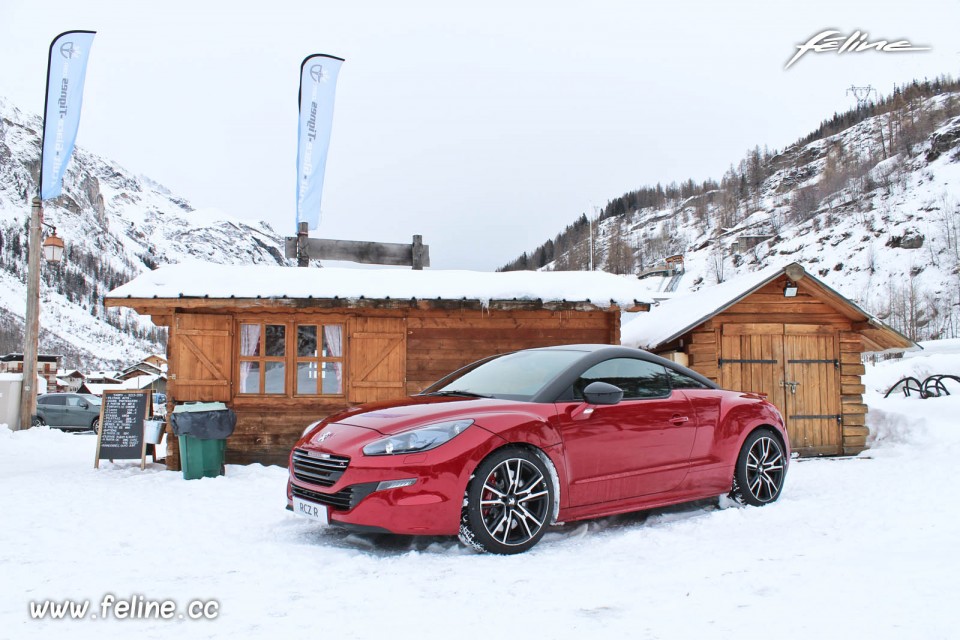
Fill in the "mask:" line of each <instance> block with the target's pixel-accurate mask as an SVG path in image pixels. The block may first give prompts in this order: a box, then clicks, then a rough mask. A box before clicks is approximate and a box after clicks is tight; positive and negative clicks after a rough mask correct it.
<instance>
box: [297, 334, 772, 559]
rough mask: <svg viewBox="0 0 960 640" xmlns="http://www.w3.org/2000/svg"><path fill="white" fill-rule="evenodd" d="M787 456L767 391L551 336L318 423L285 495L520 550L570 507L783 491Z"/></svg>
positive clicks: (622, 508)
mask: <svg viewBox="0 0 960 640" xmlns="http://www.w3.org/2000/svg"><path fill="white" fill-rule="evenodd" d="M789 458H790V443H789V440H788V438H787V433H786V430H785V429H784V425H783V419H782V418H781V416H780V414H779V412H778V411H777V409H776V407H774V406H773V405H772V404H770V403H769V402H767V401H766V400H765V399H764V398H763V397H761V396H758V395H753V394H748V393H740V392H736V391H724V390H722V389H719V388H717V385H716V384H714V383H713V382H711V381H710V380H708V379H707V378H704V377H703V376H701V375H699V374H697V373H695V372H693V371H690V370H689V369H686V368H684V367H681V366H679V365H677V364H675V363H673V362H670V361H669V360H665V359H663V358H660V357H658V356H655V355H652V354H650V353H647V352H645V351H640V350H637V349H629V348H625V347H611V346H605V345H570V346H560V347H549V348H543V349H529V350H526V351H517V352H514V353H508V354H504V355H500V356H495V357H492V358H487V359H485V360H481V361H480V362H477V363H474V364H472V365H470V366H467V367H465V368H463V369H461V370H459V371H457V372H455V373H453V374H451V375H449V376H447V377H446V378H444V379H442V380H440V381H439V382H437V383H436V384H434V385H433V386H432V387H430V388H429V389H427V390H426V391H424V392H423V393H422V394H420V395H417V396H413V397H410V398H407V399H404V400H397V401H392V402H381V403H376V404H368V405H363V406H360V407H356V408H354V409H351V410H348V411H345V412H343V413H340V414H337V415H334V416H330V417H329V418H327V419H326V420H323V421H322V422H318V423H316V424H314V425H311V426H310V427H309V428H308V429H307V430H306V432H305V433H304V435H303V437H302V438H301V439H300V440H299V442H297V444H296V446H295V447H294V449H293V451H292V452H291V455H290V480H289V483H288V487H287V499H288V506H287V508H288V509H292V510H293V511H294V512H295V513H297V514H300V515H302V516H306V517H310V518H314V519H316V520H319V521H320V522H323V523H325V524H335V525H342V526H349V527H353V528H355V529H358V530H360V531H367V532H381V533H383V532H391V533H399V534H428V535H459V536H460V539H461V540H462V541H463V542H464V543H466V544H468V545H471V546H473V547H475V548H477V549H479V550H481V551H488V552H493V553H519V552H522V551H526V550H527V549H529V548H530V547H532V546H533V545H535V544H536V543H537V541H539V540H540V538H541V537H542V536H543V534H544V532H545V531H546V529H547V528H548V527H549V526H550V525H551V524H554V523H558V522H570V521H574V520H584V519H587V518H597V517H601V516H609V515H612V514H618V513H624V512H629V511H638V510H642V509H650V508H653V507H661V506H665V505H669V504H675V503H679V502H687V501H692V500H699V499H703V498H708V497H712V496H717V495H721V494H726V493H730V494H731V495H733V496H734V497H735V498H736V499H738V500H739V501H741V502H743V503H746V504H750V505H764V504H767V503H769V502H773V501H774V500H776V499H777V497H778V496H779V495H780V492H781V490H782V489H783V482H784V477H785V475H786V471H787V464H788V461H789Z"/></svg>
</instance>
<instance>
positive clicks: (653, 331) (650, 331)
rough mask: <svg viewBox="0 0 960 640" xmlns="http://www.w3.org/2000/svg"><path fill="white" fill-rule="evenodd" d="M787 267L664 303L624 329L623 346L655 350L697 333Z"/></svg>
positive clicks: (732, 281)
mask: <svg viewBox="0 0 960 640" xmlns="http://www.w3.org/2000/svg"><path fill="white" fill-rule="evenodd" d="M783 270H784V267H782V266H771V267H767V268H765V269H761V270H760V271H754V272H753V273H748V274H746V275H743V276H740V277H738V278H734V279H732V280H727V281H726V282H723V283H721V284H718V285H716V286H713V287H708V288H705V289H701V290H699V291H695V292H693V293H688V294H686V295H679V296H675V297H673V298H671V299H669V300H664V301H662V302H660V303H659V304H657V305H656V306H655V307H653V308H652V309H650V312H649V313H644V314H642V315H639V316H637V317H636V318H634V319H633V320H632V321H630V322H628V323H627V324H625V325H624V326H623V329H622V330H621V332H620V336H621V339H620V342H621V343H622V344H624V345H625V346H628V347H640V348H641V349H652V348H654V347H657V346H659V345H661V344H664V343H665V342H670V341H671V340H675V339H676V338H678V337H680V336H682V335H683V334H684V333H686V332H687V331H689V330H691V329H693V328H694V327H696V326H697V325H698V324H700V323H702V322H704V321H705V320H706V319H707V318H710V317H712V316H714V315H716V314H718V313H720V312H721V311H723V310H724V309H725V308H727V307H729V306H731V305H732V304H734V303H736V302H737V301H738V300H740V299H741V298H743V297H744V296H745V295H747V294H749V293H750V292H752V291H755V290H756V289H759V288H760V287H762V286H763V285H765V284H767V283H768V282H770V281H772V280H774V279H776V278H777V277H778V276H779V275H780V274H781V273H783Z"/></svg>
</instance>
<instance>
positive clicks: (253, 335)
mask: <svg viewBox="0 0 960 640" xmlns="http://www.w3.org/2000/svg"><path fill="white" fill-rule="evenodd" d="M240 355H241V356H258V355H260V325H259V324H242V325H240ZM254 364H257V363H254V362H249V361H247V362H244V361H241V362H240V393H260V379H259V376H258V377H257V388H256V389H250V388H248V382H249V379H248V378H247V376H248V375H249V373H250V370H251V369H253V366H254Z"/></svg>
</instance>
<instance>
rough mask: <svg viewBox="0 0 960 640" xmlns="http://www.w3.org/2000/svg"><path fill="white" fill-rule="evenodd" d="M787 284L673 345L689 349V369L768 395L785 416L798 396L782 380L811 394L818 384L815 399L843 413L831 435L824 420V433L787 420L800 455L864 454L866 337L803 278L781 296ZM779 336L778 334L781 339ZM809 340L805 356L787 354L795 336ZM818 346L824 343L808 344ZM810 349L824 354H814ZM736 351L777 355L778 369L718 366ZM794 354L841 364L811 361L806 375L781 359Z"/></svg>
mask: <svg viewBox="0 0 960 640" xmlns="http://www.w3.org/2000/svg"><path fill="white" fill-rule="evenodd" d="M784 283H785V282H784V279H783V278H781V279H779V280H777V281H775V282H773V283H771V284H770V285H768V286H766V287H764V288H762V289H760V290H759V291H757V292H755V293H753V294H751V295H749V296H747V297H746V298H744V299H743V300H741V301H740V302H738V303H736V304H734V305H733V306H731V307H730V308H729V309H727V310H725V311H723V312H722V313H719V314H717V315H716V316H714V317H713V318H711V319H710V320H708V321H706V322H704V323H703V324H701V325H700V326H698V327H696V328H694V329H693V330H692V331H690V332H688V333H687V334H686V335H684V336H683V337H682V338H681V341H680V342H678V343H674V344H672V345H668V346H669V347H670V348H671V349H674V350H681V351H683V352H684V353H686V354H687V357H688V362H689V366H690V368H692V369H694V370H696V371H698V372H700V373H701V374H703V375H705V376H707V377H708V378H710V379H712V380H714V381H715V382H717V383H718V384H721V385H723V386H727V387H729V388H737V389H739V390H741V391H754V392H760V393H765V394H767V395H768V397H769V399H770V400H771V402H774V404H776V405H777V406H778V407H779V408H780V409H781V412H782V413H784V414H787V413H788V404H787V403H788V402H791V401H793V400H795V399H796V396H793V397H790V396H789V393H790V391H789V387H781V386H780V384H779V383H780V381H781V380H790V379H794V378H796V379H797V381H799V382H800V383H801V385H800V388H803V389H804V391H807V392H813V391H812V390H813V388H814V387H815V388H816V389H815V392H816V393H817V394H819V396H820V397H819V398H814V399H813V404H814V405H815V406H820V407H830V409H829V411H830V412H835V411H838V412H839V414H840V415H841V423H840V425H839V428H838V429H835V432H834V433H833V434H827V433H826V431H827V430H829V425H828V421H821V422H820V426H818V427H817V428H818V429H822V430H823V431H824V433H822V434H821V433H816V434H813V435H812V436H811V435H810V434H809V433H807V432H805V431H804V429H809V428H810V427H809V426H803V427H802V426H801V425H800V423H799V421H797V424H794V425H791V424H790V421H789V419H788V429H789V430H790V433H791V437H792V438H793V437H795V435H796V438H797V441H798V442H795V443H794V447H795V450H798V451H799V452H800V453H801V455H821V454H846V455H852V454H856V453H859V452H860V451H863V450H864V449H865V448H866V438H867V435H868V430H867V427H866V426H865V424H866V423H865V418H866V413H867V406H866V405H865V404H864V402H863V393H864V391H865V388H864V386H863V384H862V381H861V376H862V375H863V374H864V367H863V365H862V364H861V361H860V357H861V354H862V353H863V351H864V342H863V338H862V336H861V335H860V334H859V333H857V332H856V330H855V327H856V326H857V325H856V322H855V319H852V318H850V317H847V316H846V315H844V314H843V313H841V312H840V311H839V310H838V309H837V308H836V307H835V306H833V305H831V304H828V302H827V298H826V296H823V295H820V294H819V292H818V290H817V289H816V288H814V287H812V286H810V285H808V284H805V283H804V282H803V281H801V282H800V288H799V292H798V295H797V296H796V297H795V298H786V297H784V295H783V286H784ZM778 335H779V336H781V338H779V339H778V338H777V336H778ZM804 336H808V338H806V339H805V338H804ZM815 336H819V337H815ZM804 339H805V340H806V342H805V343H804V344H803V345H801V347H802V348H803V349H804V350H805V351H804V353H803V355H802V356H796V355H795V356H790V355H789V351H790V348H791V341H792V342H793V343H794V344H799V342H800V341H801V340H804ZM818 341H819V342H818ZM785 344H786V347H784V345H785ZM818 344H819V345H821V346H820V347H811V346H810V345H818ZM785 348H786V353H785V351H784V349H785ZM811 349H816V350H819V351H820V353H812V352H809V351H810V350H811ZM731 353H733V354H734V358H735V359H738V360H744V361H750V360H767V361H773V360H776V361H778V362H779V363H780V364H779V367H780V368H779V369H777V366H778V365H773V364H771V363H769V362H767V363H763V362H755V363H751V364H743V365H740V366H739V368H738V367H737V366H736V365H730V364H726V365H723V368H721V366H720V365H719V364H718V363H719V361H720V358H721V357H725V358H730V357H731V355H730V354H731ZM724 354H726V355H724ZM791 357H792V358H794V359H808V360H814V359H818V358H823V359H826V360H833V359H836V360H838V361H839V367H838V368H837V367H835V366H832V365H830V364H829V363H823V364H819V365H809V366H808V367H807V368H806V370H805V373H800V372H799V371H798V369H797V368H796V367H794V369H793V370H791V369H790V368H787V369H784V368H783V367H784V366H785V365H784V363H785V362H786V361H788V360H789V359H790V358H791ZM786 366H787V367H789V366H790V365H786ZM837 407H838V409H837ZM819 411H823V412H826V411H827V409H820V410H819ZM804 441H805V442H807V444H806V446H804V444H803V442H804Z"/></svg>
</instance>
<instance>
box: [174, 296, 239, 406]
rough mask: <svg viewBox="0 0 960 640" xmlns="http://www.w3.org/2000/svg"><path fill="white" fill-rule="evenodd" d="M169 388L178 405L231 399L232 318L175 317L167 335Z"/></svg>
mask: <svg viewBox="0 0 960 640" xmlns="http://www.w3.org/2000/svg"><path fill="white" fill-rule="evenodd" d="M170 346H171V349H170V352H171V356H172V361H171V362H170V380H169V386H170V387H172V389H171V390H170V394H171V395H172V396H173V398H174V400H176V401H177V402H187V401H193V400H201V401H216V400H219V401H228V400H231V399H232V388H231V387H232V385H231V378H230V373H231V371H232V368H233V317H232V316H219V315H201V314H196V313H182V314H181V313H178V314H177V315H176V316H175V318H174V323H173V331H171V332H170Z"/></svg>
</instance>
